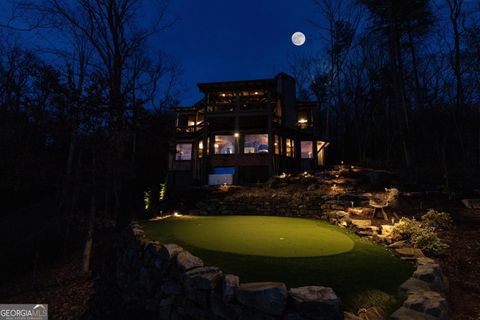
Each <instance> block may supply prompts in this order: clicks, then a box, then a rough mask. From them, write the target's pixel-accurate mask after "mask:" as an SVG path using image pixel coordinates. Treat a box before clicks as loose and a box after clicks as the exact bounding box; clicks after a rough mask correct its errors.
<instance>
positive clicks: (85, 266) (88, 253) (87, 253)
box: [82, 194, 97, 273]
mask: <svg viewBox="0 0 480 320" xmlns="http://www.w3.org/2000/svg"><path fill="white" fill-rule="evenodd" d="M96 202H97V201H96V197H95V194H92V195H91V198H90V218H89V222H88V231H87V239H86V241H85V248H84V250H83V261H82V271H83V272H84V273H88V272H89V271H90V260H91V257H92V248H93V233H94V231H95V214H96V209H97V204H96Z"/></svg>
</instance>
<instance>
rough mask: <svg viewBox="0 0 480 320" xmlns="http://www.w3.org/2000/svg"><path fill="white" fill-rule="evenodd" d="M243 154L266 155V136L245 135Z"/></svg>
mask: <svg viewBox="0 0 480 320" xmlns="http://www.w3.org/2000/svg"><path fill="white" fill-rule="evenodd" d="M243 153H268V134H266V133H265V134H246V135H245V140H244V147H243Z"/></svg>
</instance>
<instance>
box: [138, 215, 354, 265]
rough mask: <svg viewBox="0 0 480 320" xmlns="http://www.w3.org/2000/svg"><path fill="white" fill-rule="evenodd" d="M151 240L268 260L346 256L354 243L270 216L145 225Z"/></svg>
mask: <svg viewBox="0 0 480 320" xmlns="http://www.w3.org/2000/svg"><path fill="white" fill-rule="evenodd" d="M145 231H146V232H147V234H149V235H150V236H152V237H153V238H160V239H165V238H167V239H175V240H178V241H179V242H181V243H187V244H190V245H192V246H195V247H198V248H203V249H207V250H212V251H219V252H228V253H236V254H246V255H252V256H269V257H319V256H331V255H336V254H341V253H345V252H349V251H351V250H352V249H353V247H354V242H353V241H352V239H350V238H349V237H348V236H347V235H346V234H345V233H342V232H339V231H338V228H336V227H333V226H331V225H329V224H328V223H325V222H321V221H317V220H312V219H300V218H286V217H271V216H208V217H204V216H180V217H171V218H167V219H163V220H158V221H155V222H149V223H146V224H145Z"/></svg>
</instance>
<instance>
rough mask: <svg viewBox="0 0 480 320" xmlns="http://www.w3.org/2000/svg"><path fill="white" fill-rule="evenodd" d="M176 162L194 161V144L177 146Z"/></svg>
mask: <svg viewBox="0 0 480 320" xmlns="http://www.w3.org/2000/svg"><path fill="white" fill-rule="evenodd" d="M175 160H192V144H191V143H179V144H177V147H176V154H175Z"/></svg>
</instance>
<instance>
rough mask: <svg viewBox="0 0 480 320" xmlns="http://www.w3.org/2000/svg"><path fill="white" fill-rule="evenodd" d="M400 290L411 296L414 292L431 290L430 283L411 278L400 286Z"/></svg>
mask: <svg viewBox="0 0 480 320" xmlns="http://www.w3.org/2000/svg"><path fill="white" fill-rule="evenodd" d="M399 290H400V292H404V293H407V294H410V293H413V292H422V291H429V290H431V288H430V285H429V284H428V282H425V281H422V280H419V279H417V278H409V279H407V280H406V281H405V282H404V283H402V284H401V285H400V288H399Z"/></svg>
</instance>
